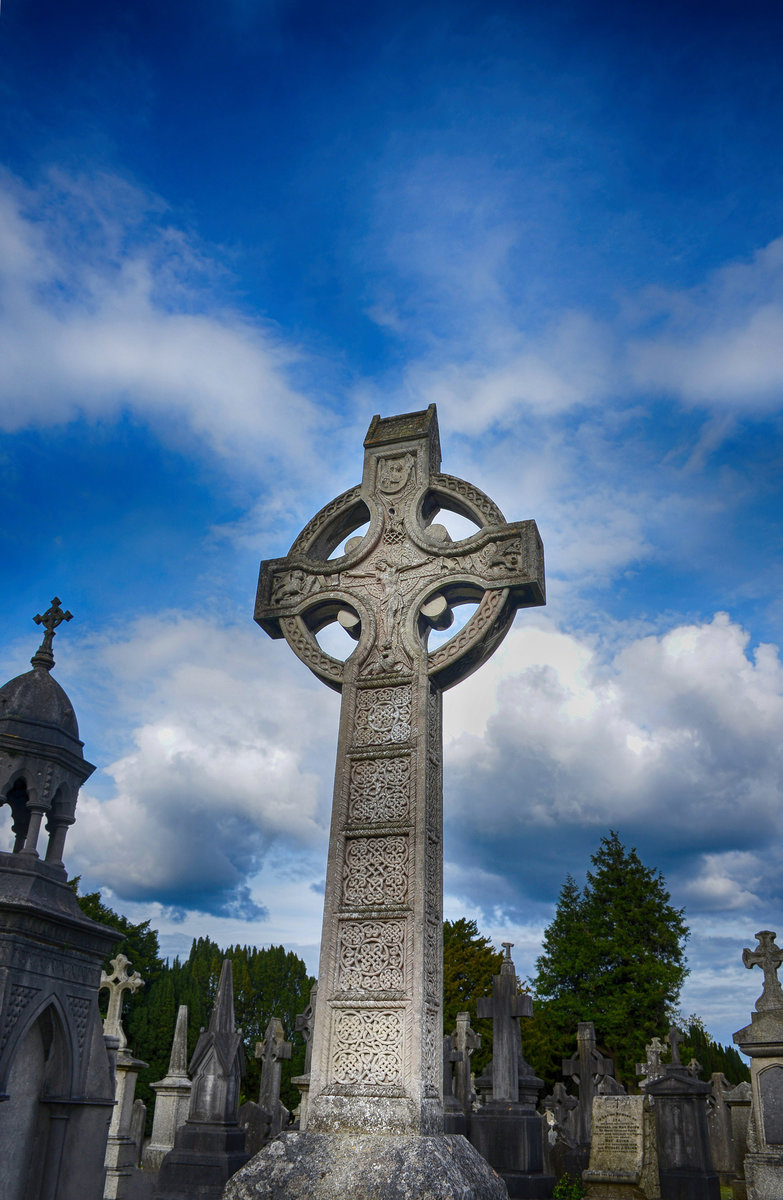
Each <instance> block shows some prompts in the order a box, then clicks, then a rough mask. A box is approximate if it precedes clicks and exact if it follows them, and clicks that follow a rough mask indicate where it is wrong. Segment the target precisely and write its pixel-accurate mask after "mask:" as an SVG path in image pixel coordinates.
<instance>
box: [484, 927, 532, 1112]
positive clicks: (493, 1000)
mask: <svg viewBox="0 0 783 1200" xmlns="http://www.w3.org/2000/svg"><path fill="white" fill-rule="evenodd" d="M513 945H514V943H513V942H503V949H504V950H505V958H504V959H503V962H502V963H501V965H500V974H499V975H494V976H493V978H492V995H491V996H482V997H480V998H479V1001H478V1003H477V1005H476V1012H477V1014H478V1016H479V1017H483V1018H486V1019H489V1020H490V1021H491V1022H492V1099H493V1100H498V1101H506V1102H511V1103H516V1102H517V1101H518V1100H519V1056H520V1054H521V1052H522V1048H521V1045H520V1032H519V1018H520V1017H532V1015H533V1001H532V1000H531V998H530V996H528V995H526V994H525V993H524V992H519V991H518V990H517V973H516V968H515V966H514V963H513V960H512V958H511V947H512V946H513Z"/></svg>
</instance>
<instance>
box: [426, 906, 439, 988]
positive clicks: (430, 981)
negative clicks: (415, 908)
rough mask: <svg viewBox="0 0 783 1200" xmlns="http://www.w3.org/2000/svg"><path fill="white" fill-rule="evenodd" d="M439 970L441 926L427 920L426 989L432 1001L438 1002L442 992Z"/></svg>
mask: <svg viewBox="0 0 783 1200" xmlns="http://www.w3.org/2000/svg"><path fill="white" fill-rule="evenodd" d="M439 968H440V937H439V926H438V925H437V924H436V923H435V922H434V921H430V920H427V921H426V922H425V925H424V989H425V991H426V993H427V996H428V997H429V998H430V1000H435V1001H437V999H438V997H439V995H440V992H441V983H440V969H439Z"/></svg>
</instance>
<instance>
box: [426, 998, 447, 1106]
mask: <svg viewBox="0 0 783 1200" xmlns="http://www.w3.org/2000/svg"><path fill="white" fill-rule="evenodd" d="M425 1030H426V1033H425V1038H424V1078H425V1080H426V1081H427V1083H428V1084H429V1085H430V1087H431V1088H432V1089H433V1090H434V1091H436V1092H438V1091H440V1088H439V1087H438V1084H439V1083H440V1082H441V1072H440V1071H439V1070H438V1065H439V1064H438V1049H439V1048H440V1047H442V1045H443V1041H442V1038H443V1029H442V1027H441V1019H440V1010H439V1009H435V1008H428V1009H427V1013H426V1019H425Z"/></svg>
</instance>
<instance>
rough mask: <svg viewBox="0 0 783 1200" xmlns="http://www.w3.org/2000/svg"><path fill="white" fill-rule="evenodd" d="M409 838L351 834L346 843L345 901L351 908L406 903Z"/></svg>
mask: <svg viewBox="0 0 783 1200" xmlns="http://www.w3.org/2000/svg"><path fill="white" fill-rule="evenodd" d="M408 859H409V849H408V838H407V837H404V836H400V837H374V838H372V837H363V838H349V839H348V841H347V842H346V845H345V867H344V870H343V903H344V904H345V905H347V906H348V907H349V908H368V907H375V906H377V905H379V904H404V903H405V902H406V900H407V898H408Z"/></svg>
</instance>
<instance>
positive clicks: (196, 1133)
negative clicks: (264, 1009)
mask: <svg viewBox="0 0 783 1200" xmlns="http://www.w3.org/2000/svg"><path fill="white" fill-rule="evenodd" d="M244 1069H245V1056H244V1051H243V1049H242V1030H241V1029H237V1028H236V1026H235V1021H234V987H233V977H232V972H231V959H229V958H226V959H224V960H223V966H222V969H221V972H220V982H219V983H218V990H217V996H216V997H215V1006H214V1008H213V1009H212V1015H211V1017H210V1019H209V1028H208V1029H206V1030H204V1029H202V1030H201V1035H200V1037H199V1039H198V1041H197V1042H196V1048H195V1050H194V1051H193V1057H192V1058H191V1060H190V1073H191V1075H192V1076H193V1083H192V1086H191V1091H190V1105H189V1108H188V1119H187V1121H186V1122H185V1124H184V1125H181V1126H180V1127H179V1129H177V1131H176V1133H175V1135H174V1146H173V1148H172V1149H171V1150H170V1151H169V1152H168V1154H167V1155H166V1157H165V1158H164V1159H163V1162H162V1163H161V1165H160V1171H159V1173H158V1183H157V1189H156V1191H155V1198H156V1200H196V1198H198V1200H220V1196H221V1193H222V1191H223V1187H224V1185H225V1183H226V1180H227V1179H229V1177H230V1176H231V1175H233V1174H234V1173H235V1171H237V1170H238V1169H239V1168H240V1167H241V1166H242V1165H243V1164H244V1163H246V1162H247V1159H248V1154H247V1152H246V1150H245V1133H244V1130H243V1129H241V1128H240V1126H239V1122H238V1120H237V1112H238V1107H239V1087H240V1083H241V1080H242V1075H243V1074H244Z"/></svg>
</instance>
